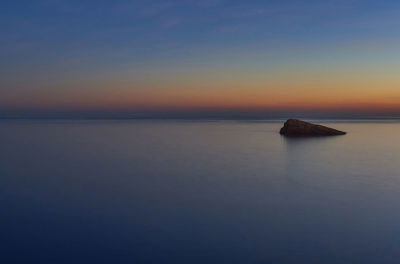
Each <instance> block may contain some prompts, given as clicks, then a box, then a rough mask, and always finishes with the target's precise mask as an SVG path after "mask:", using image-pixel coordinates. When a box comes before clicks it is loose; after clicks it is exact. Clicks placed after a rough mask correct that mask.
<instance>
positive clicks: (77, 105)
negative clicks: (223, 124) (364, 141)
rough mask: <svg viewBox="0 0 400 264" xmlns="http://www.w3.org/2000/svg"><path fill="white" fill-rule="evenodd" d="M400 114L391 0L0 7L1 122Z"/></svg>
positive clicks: (397, 40) (399, 56) (23, 3)
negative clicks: (192, 114)
mask: <svg viewBox="0 0 400 264" xmlns="http://www.w3.org/2000/svg"><path fill="white" fill-rule="evenodd" d="M202 109H203V110H204V109H205V110H207V111H252V110H257V111H258V110H265V111H277V110H282V111H286V110H288V109H289V110H290V109H292V110H295V111H302V110H305V111H317V112H318V111H344V110H345V111H348V112H349V113H350V112H354V111H361V112H363V111H365V112H368V113H376V114H381V113H389V114H391V115H393V114H395V115H397V114H398V113H400V2H399V1H394V0H380V1H379V0H375V1H370V0H337V1H333V0H328V1H322V0H311V1H304V0H301V1H300V0H291V1H284V0H277V1H228V0H203V1H200V0H199V1H195V0H171V1H168V0H163V1H161V0H143V1H136V0H122V1H103V0H96V1H89V0H79V1H78V0H72V1H67V0H35V1H31V0H29V1H28V0H19V1H8V0H6V1H2V3H1V8H0V115H7V114H9V113H29V112H30V111H31V112H32V113H33V112H35V111H36V112H38V111H39V112H41V113H43V112H57V111H125V112H130V113H139V112H141V113H142V112H146V111H159V112H167V111H183V112H185V111H191V110H195V111H197V110H199V111H200V110H202Z"/></svg>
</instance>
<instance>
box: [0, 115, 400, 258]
mask: <svg viewBox="0 0 400 264" xmlns="http://www.w3.org/2000/svg"><path fill="white" fill-rule="evenodd" d="M329 125H330V126H332V127H335V128H338V129H342V130H345V131H347V132H348V135H346V136H339V137H331V138H315V139H310V138H309V139H285V138H283V137H281V136H280V135H279V134H278V133H277V131H278V130H279V128H280V127H281V123H278V122H250V121H247V122H240V121H210V122H206V121H201V122H200V121H197V122H192V121H0V140H1V146H0V210H1V227H0V258H1V259H0V262H1V263H40V264H42V263H185V264H186V263H190V264H191V263H319V264H320V263H399V259H400V140H399V139H400V123H396V122H330V123H329Z"/></svg>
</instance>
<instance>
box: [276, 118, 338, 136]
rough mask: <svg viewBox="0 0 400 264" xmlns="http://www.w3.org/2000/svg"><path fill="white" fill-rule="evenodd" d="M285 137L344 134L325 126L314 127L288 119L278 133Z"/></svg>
mask: <svg viewBox="0 0 400 264" xmlns="http://www.w3.org/2000/svg"><path fill="white" fill-rule="evenodd" d="M279 133H280V134H281V135H284V136H287V137H320V136H339V135H345V134H346V132H343V131H339V130H336V129H333V128H329V127H326V126H321V125H315V124H312V123H308V122H304V121H301V120H297V119H288V120H287V121H286V122H285V124H284V125H283V127H282V128H281V130H280V132H279Z"/></svg>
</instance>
